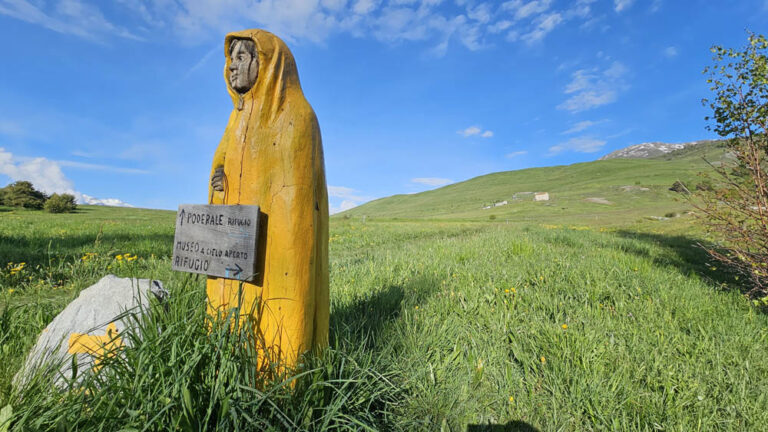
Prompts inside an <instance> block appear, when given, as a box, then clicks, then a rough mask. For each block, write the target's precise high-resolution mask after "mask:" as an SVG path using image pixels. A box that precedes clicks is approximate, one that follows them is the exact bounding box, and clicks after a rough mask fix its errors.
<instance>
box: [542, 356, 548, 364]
mask: <svg viewBox="0 0 768 432" xmlns="http://www.w3.org/2000/svg"><path fill="white" fill-rule="evenodd" d="M541 364H547V358H546V357H544V356H541Z"/></svg>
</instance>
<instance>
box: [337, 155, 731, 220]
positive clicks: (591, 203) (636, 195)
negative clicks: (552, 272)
mask: <svg viewBox="0 0 768 432" xmlns="http://www.w3.org/2000/svg"><path fill="white" fill-rule="evenodd" d="M724 155H725V148H724V143H722V142H708V143H704V144H701V145H698V146H692V147H689V148H685V149H681V150H678V151H675V152H672V153H668V154H666V155H662V156H659V157H655V158H651V159H611V160H603V161H594V162H586V163H578V164H573V165H568V166H554V167H544V168H529V169H523V170H518V171H505V172H498V173H493V174H488V175H484V176H480V177H475V178H473V179H470V180H467V181H463V182H460V183H454V184H451V185H448V186H445V187H442V188H439V189H434V190H430V191H426V192H421V193H417V194H410V195H394V196H391V197H387V198H381V199H378V200H375V201H371V202H369V203H366V204H363V205H361V206H359V207H355V208H353V209H351V210H348V211H346V212H343V213H341V214H340V215H339V216H340V217H344V216H346V215H349V216H363V215H365V216H369V217H374V218H376V217H378V218H405V219H461V220H488V219H497V220H507V219H509V220H512V221H526V220H529V221H533V220H536V221H551V222H558V221H563V220H569V221H573V220H578V219H583V220H584V221H585V222H587V221H589V220H594V219H595V218H597V219H598V220H600V223H601V224H605V223H606V222H607V221H610V219H611V218H616V219H620V220H621V221H622V222H624V221H626V220H628V219H632V218H642V217H647V216H663V215H665V214H668V213H680V212H683V211H685V210H687V209H688V206H687V205H686V204H685V203H684V202H681V201H680V200H679V198H680V196H679V194H677V193H674V192H671V191H669V188H670V186H671V185H672V184H673V183H674V182H675V181H677V180H680V181H683V182H685V183H686V184H696V183H697V182H699V181H700V179H699V178H698V176H697V174H698V173H699V172H702V171H707V170H708V169H710V167H709V166H708V165H707V163H706V162H705V161H704V160H703V159H702V157H706V158H707V159H708V160H714V161H718V160H721V159H722V158H723V157H724ZM525 192H548V193H549V196H550V200H549V201H544V202H534V201H533V195H532V194H526V193H525ZM502 201H508V202H509V204H507V205H503V206H499V207H493V208H491V209H483V207H485V206H487V205H491V204H493V203H497V202H502ZM339 216H337V217H339ZM601 219H602V220H601Z"/></svg>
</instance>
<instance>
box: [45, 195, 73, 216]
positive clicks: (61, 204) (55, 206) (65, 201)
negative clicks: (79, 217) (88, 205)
mask: <svg viewBox="0 0 768 432" xmlns="http://www.w3.org/2000/svg"><path fill="white" fill-rule="evenodd" d="M44 208H45V211H47V212H48V213H71V212H73V211H74V210H75V209H76V208H77V204H75V197H74V195H70V194H53V195H51V197H50V198H48V201H46V202H45V205H44Z"/></svg>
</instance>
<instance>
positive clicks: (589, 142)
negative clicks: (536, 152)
mask: <svg viewBox="0 0 768 432" xmlns="http://www.w3.org/2000/svg"><path fill="white" fill-rule="evenodd" d="M604 145H605V141H603V140H600V139H596V138H590V137H577V138H571V139H569V140H568V141H566V142H564V143H561V144H558V145H554V146H552V147H550V148H549V154H550V155H556V154H559V153H562V152H565V151H573V152H578V153H594V152H596V151H598V150H600V149H601V148H603V146H604Z"/></svg>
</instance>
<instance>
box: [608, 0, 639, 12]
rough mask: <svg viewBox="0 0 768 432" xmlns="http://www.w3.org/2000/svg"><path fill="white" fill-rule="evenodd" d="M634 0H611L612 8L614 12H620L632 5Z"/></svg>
mask: <svg viewBox="0 0 768 432" xmlns="http://www.w3.org/2000/svg"><path fill="white" fill-rule="evenodd" d="M634 2H635V0H613V8H614V10H616V12H621V11H623V10H625V9H627V8H629V7H630V6H632V3H634Z"/></svg>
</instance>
